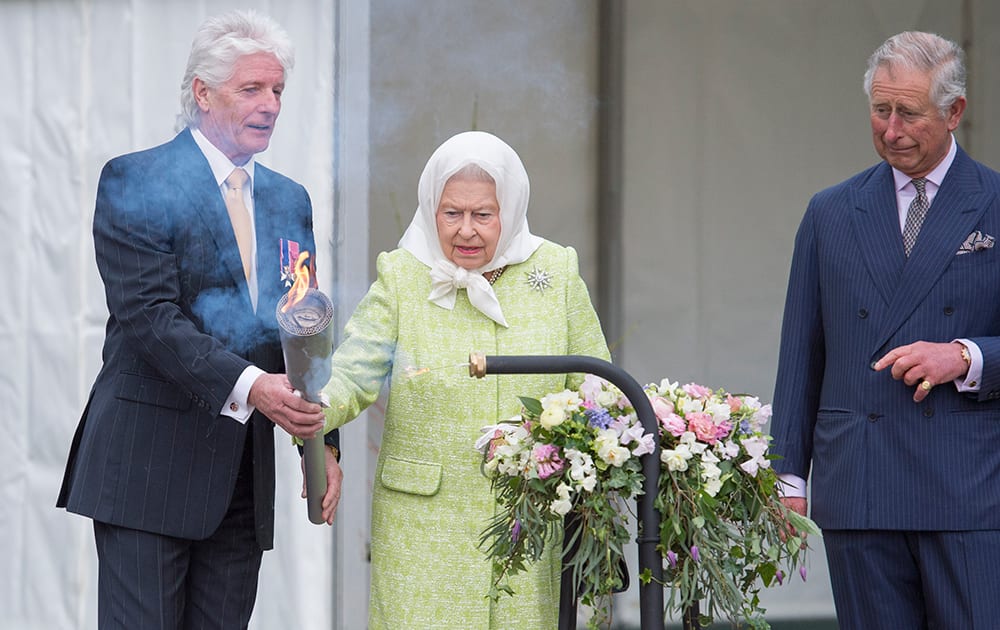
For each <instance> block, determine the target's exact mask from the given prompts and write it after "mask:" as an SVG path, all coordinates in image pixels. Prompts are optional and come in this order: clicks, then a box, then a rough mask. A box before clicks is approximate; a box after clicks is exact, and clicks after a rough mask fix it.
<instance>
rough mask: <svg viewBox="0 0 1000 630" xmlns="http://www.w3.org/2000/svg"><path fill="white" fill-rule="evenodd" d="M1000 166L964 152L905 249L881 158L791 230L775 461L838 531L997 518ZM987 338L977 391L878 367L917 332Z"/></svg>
mask: <svg viewBox="0 0 1000 630" xmlns="http://www.w3.org/2000/svg"><path fill="white" fill-rule="evenodd" d="M998 193H1000V174H998V173H996V172H995V171H992V170H990V169H988V168H986V167H985V166H983V165H982V164H979V163H977V162H974V161H973V160H972V159H970V158H969V157H968V155H966V153H965V152H964V151H963V150H962V149H961V148H959V149H958V152H957V155H956V157H955V161H954V162H953V163H952V166H951V168H950V169H949V171H948V173H947V175H946V177H945V179H944V181H943V182H942V185H941V188H940V190H939V191H938V194H937V196H936V197H935V199H934V202H933V204H932V205H931V208H930V211H929V213H928V215H927V218H926V220H925V222H924V224H923V228H922V230H921V232H920V236H919V238H918V240H917V242H916V245H915V247H914V249H913V251H912V253H911V256H910V258H909V259H907V258H906V257H905V255H904V254H903V246H902V236H901V234H900V228H899V219H898V211H897V207H896V198H895V193H894V186H893V179H892V171H891V169H890V167H889V166H888V164H885V163H881V164H879V165H877V166H874V167H872V168H870V169H868V170H866V171H864V172H862V173H860V174H858V175H856V176H855V177H852V178H851V179H849V180H847V181H846V182H843V183H841V184H839V185H837V186H834V187H832V188H830V189H827V190H825V191H823V192H820V193H819V194H817V195H816V196H815V197H814V198H813V199H812V201H811V202H810V204H809V208H808V210H807V211H806V214H805V217H804V218H803V220H802V224H801V226H800V228H799V231H798V235H797V236H796V240H795V253H794V256H793V260H792V267H791V274H790V277H789V284H788V296H787V301H786V304H785V314H784V322H783V325H782V332H781V351H780V358H779V366H778V378H777V385H776V390H775V395H774V420H773V428H772V434H773V435H774V443H773V446H772V449H773V452H775V453H777V454H779V455H781V456H783V457H784V459H783V460H780V461H777V462H775V469H776V470H778V471H779V472H787V473H793V474H796V475H799V476H801V477H803V478H806V477H807V476H808V474H809V471H810V464H811V465H812V499H811V503H812V515H813V517H814V519H815V520H816V522H817V523H818V524H819V525H820V526H821V527H826V528H833V529H895V530H968V529H1000V247H994V248H992V249H984V250H982V251H978V252H973V253H967V254H963V255H956V252H958V250H959V248H960V246H961V245H962V243H963V241H965V240H966V238H967V237H968V236H969V235H970V234H971V233H972V232H974V231H976V230H979V231H981V232H982V233H983V234H987V235H991V236H994V237H1000V196H998ZM957 338H970V339H972V340H973V341H974V342H976V343H977V344H979V347H980V348H982V351H983V356H984V371H983V378H982V381H981V385H980V387H981V389H980V392H979V393H978V395H975V394H962V393H959V392H958V391H957V390H956V388H955V387H954V385H952V384H950V383H945V384H941V385H938V386H937V387H935V388H934V389H933V390H932V392H931V393H930V395H929V396H928V397H927V398H926V399H925V400H924V401H923V402H922V403H920V404H917V403H914V402H913V393H914V388H913V387H912V386H907V385H905V384H904V383H903V382H902V381H895V380H893V379H892V376H891V375H890V370H889V369H888V368H887V369H885V370H883V371H881V372H876V371H874V370H873V369H872V368H871V365H872V364H873V363H874V362H875V361H876V360H877V359H879V358H881V357H882V356H883V355H884V354H885V353H886V352H888V351H889V350H891V349H893V348H895V347H897V346H900V345H904V344H909V343H913V342H915V341H919V340H924V341H932V342H949V341H952V340H953V339H957Z"/></svg>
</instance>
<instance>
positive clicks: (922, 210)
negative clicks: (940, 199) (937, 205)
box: [903, 177, 931, 257]
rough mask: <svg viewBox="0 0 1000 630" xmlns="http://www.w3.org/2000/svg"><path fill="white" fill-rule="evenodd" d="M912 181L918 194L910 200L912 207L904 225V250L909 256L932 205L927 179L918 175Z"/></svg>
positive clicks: (907, 213) (907, 212)
mask: <svg viewBox="0 0 1000 630" xmlns="http://www.w3.org/2000/svg"><path fill="white" fill-rule="evenodd" d="M910 181H911V182H913V187H914V188H916V189H917V196H916V197H914V198H913V201H912V202H910V209H909V210H907V211H906V225H905V226H904V227H903V251H904V252H906V256H907V257H909V255H910V251H911V250H912V249H913V244H914V243H916V242H917V234H919V233H920V226H921V225H923V223H924V217H926V216H927V209H928V208H930V207H931V202H930V201H928V200H927V180H926V179H924V178H923V177H918V178H917V179H913V180H910Z"/></svg>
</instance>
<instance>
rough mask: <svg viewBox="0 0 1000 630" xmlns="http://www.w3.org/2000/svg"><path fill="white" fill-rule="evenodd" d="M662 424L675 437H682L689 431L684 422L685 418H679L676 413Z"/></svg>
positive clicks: (661, 421) (662, 421) (670, 415)
mask: <svg viewBox="0 0 1000 630" xmlns="http://www.w3.org/2000/svg"><path fill="white" fill-rule="evenodd" d="M660 424H662V425H663V428H664V429H665V430H666V431H667V432H668V433H670V435H673V436H674V437H680V436H682V435H684V432H685V431H687V423H686V422H684V418H682V417H680V416H678V415H677V414H676V413H672V414H669V415H668V416H667V418H666V420H662V419H661V420H660Z"/></svg>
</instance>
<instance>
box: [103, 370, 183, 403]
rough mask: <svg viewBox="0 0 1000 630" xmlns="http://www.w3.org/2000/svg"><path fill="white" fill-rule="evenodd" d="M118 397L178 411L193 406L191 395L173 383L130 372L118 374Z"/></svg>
mask: <svg viewBox="0 0 1000 630" xmlns="http://www.w3.org/2000/svg"><path fill="white" fill-rule="evenodd" d="M117 398H119V399H121V400H129V401H132V402H137V403H144V404H147V405H156V406H157V407H166V408H167V409H177V410H178V411H185V410H186V409H188V408H189V407H190V406H191V396H189V395H187V394H184V393H183V392H181V391H180V390H179V389H178V387H177V386H176V385H174V384H173V383H170V382H168V381H164V380H162V379H159V378H155V377H152V376H147V375H144V374H133V373H130V372H122V373H121V374H119V375H118V394H117Z"/></svg>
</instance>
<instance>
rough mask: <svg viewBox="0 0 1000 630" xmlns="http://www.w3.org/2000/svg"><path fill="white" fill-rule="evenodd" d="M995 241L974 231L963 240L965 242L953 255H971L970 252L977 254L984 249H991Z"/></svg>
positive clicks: (987, 235)
mask: <svg viewBox="0 0 1000 630" xmlns="http://www.w3.org/2000/svg"><path fill="white" fill-rule="evenodd" d="M995 241H996V239H994V238H993V237H992V236H990V235H989V234H983V233H982V232H980V231H979V230H976V231H975V232H973V233H972V234H969V236H968V237H967V238H966V239H965V242H964V243H962V246H961V247H959V248H958V251H957V252H955V255H956V256H960V255H962V254H971V253H972V252H978V251H982V250H984V249H991V248H992V247H993V243H994V242H995Z"/></svg>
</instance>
